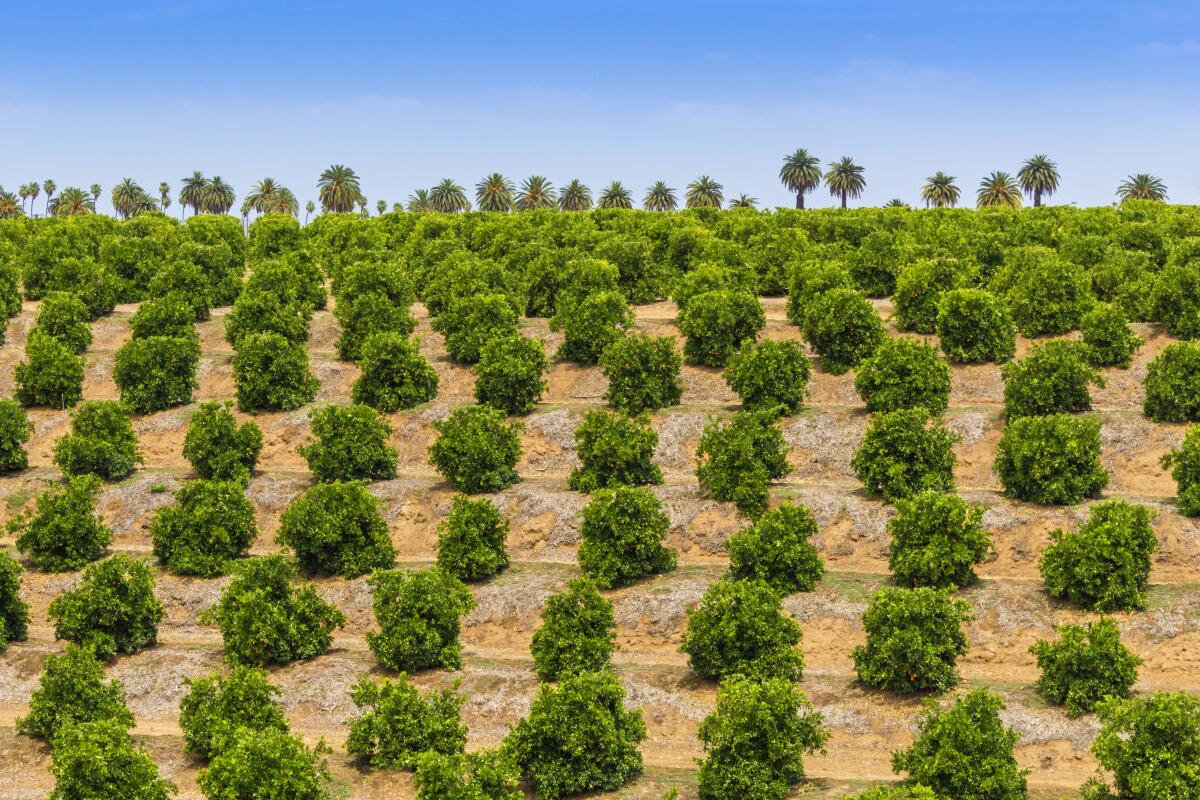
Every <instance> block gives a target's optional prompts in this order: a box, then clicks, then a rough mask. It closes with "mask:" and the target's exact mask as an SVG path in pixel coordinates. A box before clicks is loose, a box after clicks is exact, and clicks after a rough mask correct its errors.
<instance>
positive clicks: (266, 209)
mask: <svg viewBox="0 0 1200 800" xmlns="http://www.w3.org/2000/svg"><path fill="white" fill-rule="evenodd" d="M246 203H247V206H248V207H249V208H250V209H251V210H252V211H257V212H258V213H260V214H291V215H292V216H293V217H294V216H297V215H298V214H299V213H300V202H299V201H298V200H297V199H296V195H295V194H293V193H292V190H291V189H289V188H287V187H286V186H282V185H280V184H279V183H277V182H276V181H275V179H274V178H263V179H262V180H261V181H259V182H258V183H256V184H254V188H253V189H251V190H250V194H248V195H246Z"/></svg>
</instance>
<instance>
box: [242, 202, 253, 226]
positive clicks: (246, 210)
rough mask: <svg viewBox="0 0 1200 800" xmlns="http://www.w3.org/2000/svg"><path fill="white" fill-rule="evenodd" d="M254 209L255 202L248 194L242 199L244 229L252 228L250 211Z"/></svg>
mask: <svg viewBox="0 0 1200 800" xmlns="http://www.w3.org/2000/svg"><path fill="white" fill-rule="evenodd" d="M253 210H254V203H253V202H252V201H251V200H250V196H249V195H247V196H246V198H245V199H244V200H242V230H243V231H245V230H248V229H249V228H250V212H251V211H253Z"/></svg>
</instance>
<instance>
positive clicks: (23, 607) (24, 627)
mask: <svg viewBox="0 0 1200 800" xmlns="http://www.w3.org/2000/svg"><path fill="white" fill-rule="evenodd" d="M23 571H24V570H23V569H22V568H21V565H20V564H18V563H17V560H16V559H15V558H13V557H12V556H10V555H9V554H8V553H5V552H2V551H0V653H3V652H4V651H5V650H7V649H8V645H9V643H10V642H23V641H25V639H26V638H28V636H29V606H28V605H27V604H26V603H25V601H24V600H22V599H21V573H22V572H23Z"/></svg>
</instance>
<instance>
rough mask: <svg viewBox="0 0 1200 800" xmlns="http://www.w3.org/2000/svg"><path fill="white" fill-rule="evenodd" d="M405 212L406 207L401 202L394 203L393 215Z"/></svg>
mask: <svg viewBox="0 0 1200 800" xmlns="http://www.w3.org/2000/svg"><path fill="white" fill-rule="evenodd" d="M403 210H404V205H403V204H402V203H401V202H400V201H399V200H397V201H396V202H394V203H392V213H393V214H399V213H400V212H401V211H403Z"/></svg>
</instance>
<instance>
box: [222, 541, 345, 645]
mask: <svg viewBox="0 0 1200 800" xmlns="http://www.w3.org/2000/svg"><path fill="white" fill-rule="evenodd" d="M295 577H296V565H295V564H294V563H293V562H292V561H290V560H289V559H287V558H285V557H284V556H283V555H279V554H274V555H269V556H258V557H256V558H249V559H246V560H245V561H241V562H239V563H238V564H237V565H236V566H235V567H234V576H233V580H232V581H230V582H229V585H228V586H226V587H225V591H223V592H222V593H221V599H220V600H219V601H217V603H216V604H215V605H213V606H212V607H211V608H209V609H207V610H206V611H204V612H202V613H201V615H200V621H201V622H203V623H205V624H216V625H217V626H218V627H220V629H221V638H222V639H224V641H225V657H226V659H228V660H229V662H230V663H231V664H245V665H258V666H266V665H269V664H288V663H291V662H292V661H299V660H301V659H306V658H312V657H313V656H319V655H321V654H322V653H327V652H329V647H330V645H331V644H332V642H333V629H334V628H340V627H342V626H343V625H345V624H346V617H345V615H344V614H342V612H341V611H339V610H338V609H337V607H336V606H332V605H330V604H329V603H326V602H325V601H324V600H322V599H321V598H320V597H318V596H317V593H316V592H315V591H314V590H313V588H312V587H311V586H302V587H299V588H297V587H296V586H295V585H293V581H294V579H295Z"/></svg>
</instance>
